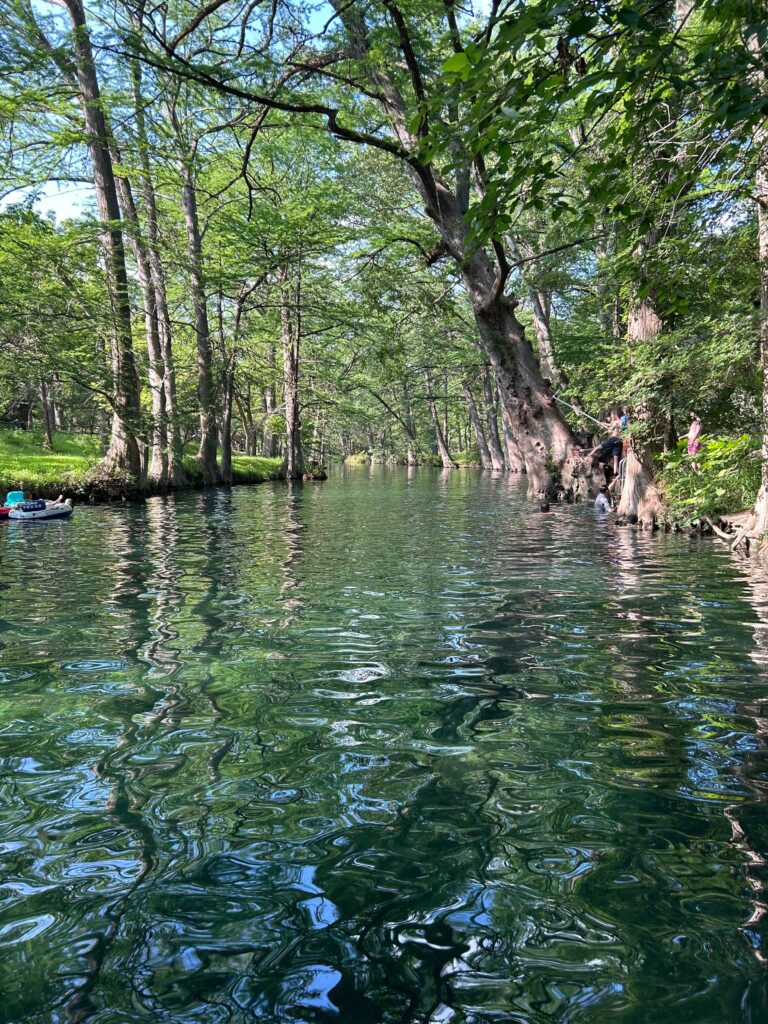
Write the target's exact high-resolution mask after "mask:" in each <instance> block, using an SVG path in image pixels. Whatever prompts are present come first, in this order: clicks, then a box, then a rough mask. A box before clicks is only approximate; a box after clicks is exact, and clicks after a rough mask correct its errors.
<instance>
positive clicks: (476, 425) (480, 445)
mask: <svg viewBox="0 0 768 1024" xmlns="http://www.w3.org/2000/svg"><path fill="white" fill-rule="evenodd" d="M461 390H462V391H463V392H464V397H465V398H466V400H467V409H468V410H469V420H470V423H471V424H472V429H473V430H474V432H475V441H476V442H477V452H478V455H479V456H480V465H481V467H482V468H483V469H492V468H493V463H492V461H491V453H490V450H489V448H488V442H487V441H486V439H485V434H484V433H483V424H482V423H481V421H480V416H479V414H478V412H477V406H476V405H475V398H474V395H473V394H472V389H471V388H470V386H469V383H468V382H467V381H462V383H461Z"/></svg>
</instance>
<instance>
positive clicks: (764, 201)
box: [749, 35, 768, 537]
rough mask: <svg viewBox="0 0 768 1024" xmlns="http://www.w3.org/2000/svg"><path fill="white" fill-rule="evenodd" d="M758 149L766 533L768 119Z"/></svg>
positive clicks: (759, 523) (763, 520)
mask: <svg viewBox="0 0 768 1024" xmlns="http://www.w3.org/2000/svg"><path fill="white" fill-rule="evenodd" d="M749 48H750V50H751V52H752V53H753V54H755V55H756V56H758V57H759V56H764V54H765V47H764V46H761V45H760V42H759V40H758V38H757V36H755V35H753V36H751V37H750V39H749ZM758 82H759V85H760V87H761V89H762V90H765V84H766V74H765V72H764V71H761V72H759V79H758ZM754 146H755V152H756V153H757V171H756V175H755V198H756V200H757V237H758V263H759V268H760V362H761V366H762V370H763V446H762V469H761V481H760V490H759V491H758V495H757V500H756V502H755V515H756V523H755V526H754V527H753V530H752V532H753V533H754V534H755V535H756V536H760V537H763V536H764V535H765V534H766V533H768V121H763V122H762V123H761V124H760V126H759V127H758V129H757V130H756V131H755V132H754Z"/></svg>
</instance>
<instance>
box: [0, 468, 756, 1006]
mask: <svg viewBox="0 0 768 1024" xmlns="http://www.w3.org/2000/svg"><path fill="white" fill-rule="evenodd" d="M750 574H751V575H750ZM765 580H766V578H765V576H763V575H761V574H760V573H759V572H757V571H756V570H754V569H751V568H750V567H749V566H745V565H744V564H743V563H739V562H737V561H734V560H732V559H731V558H730V556H729V555H728V554H727V552H726V551H725V550H724V548H723V547H722V546H720V547H718V546H715V545H713V544H712V543H707V542H696V541H690V540H687V539H683V538H680V537H661V538H657V539H653V540H651V539H649V538H647V537H643V536H637V535H635V534H633V533H632V532H630V531H621V530H617V529H615V528H613V527H611V526H609V525H607V524H605V523H601V522H599V521H598V520H596V518H595V517H594V516H593V514H592V513H591V512H590V511H589V510H587V509H569V508H563V509H557V510H555V512H554V513H553V514H552V515H550V516H541V515H540V514H539V513H538V511H537V510H536V507H535V505H532V504H529V503H528V502H527V500H526V496H525V492H524V490H522V489H521V488H520V485H519V484H517V483H515V482H514V481H509V480H505V479H503V478H497V479H493V478H491V477H490V476H488V475H485V476H483V475H480V474H476V473H471V472H456V473H451V474H447V475H441V474H439V473H437V472H434V473H433V472H429V471H418V472H416V473H412V474H411V475H410V476H409V475H408V473H407V472H406V471H405V470H402V471H384V470H375V471H372V472H371V471H369V470H368V469H366V468H361V469H356V470H351V471H349V472H348V473H340V474H338V475H337V476H336V477H334V478H332V479H331V480H330V481H328V482H327V483H325V484H321V485H309V486H306V487H304V488H303V489H302V488H296V489H293V490H292V491H289V490H287V489H286V488H285V487H282V486H278V485H274V486H273V485H264V486H262V487H258V488H254V489H248V488H240V489H236V490H235V491H233V492H231V493H227V492H216V493H211V494H208V495H200V494H198V495H188V496H184V497H180V498H177V499H169V500H162V499H155V500H152V501H150V502H148V503H147V504H146V506H144V507H135V508H126V509H80V510H79V511H78V512H77V514H76V516H75V517H74V519H73V520H72V521H71V522H68V523H66V522H65V523H49V524H43V525H39V524H32V525H28V524H10V525H8V526H6V527H4V528H3V529H2V533H0V615H1V619H2V621H0V644H1V648H0V659H1V660H0V669H1V674H0V769H1V771H0V989H1V990H2V999H0V1018H1V1019H2V1020H4V1021H14V1022H22V1021H23V1022H32V1021H34V1022H38V1021H39V1022H46V1024H47V1022H64V1021H80V1020H90V1021H93V1022H98V1024H108V1022H109V1024H130V1022H148V1021H160V1022H196V1024H197V1022H200V1024H202V1022H206V1024H208V1022H211V1024H214V1022H215V1024H219V1022H222V1024H224V1022H245V1021H255V1020H258V1021H264V1022H283V1021H307V1022H326V1021H327V1022H331V1021H339V1022H349V1024H366V1022H374V1021H385V1022H403V1024H409V1022H430V1024H448V1022H455V1024H458V1022H478V1024H479V1022H491V1021H493V1022H496V1021H503V1022H517V1024H523V1022H526V1024H540V1022H555V1021H556V1022H569V1024H571V1022H573V1024H576V1022H588V1024H599V1022H608V1021H612V1022H613V1021H617V1020H619V1021H625V1022H632V1024H641V1022H642V1024H665V1022H674V1024H683V1022H696V1024H710V1022H711V1024H729V1022H735V1021H746V1022H755V1024H757V1022H765V1021H766V1020H768V975H767V973H766V968H765V966H764V965H763V964H762V963H761V960H760V958H761V956H763V955H764V954H765V953H766V952H768V949H767V943H766V939H767V938H768V936H766V923H765V920H763V918H762V909H761V908H762V900H763V899H764V898H765V892H764V883H765V880H766V875H767V874H768V868H766V867H765V866H764V865H763V862H762V861H763V855H764V854H766V853H768V819H767V817H766V806H767V805H766V802H765V797H766V786H767V785H768V758H767V757H766V731H767V730H768V720H767V719H766V718H763V717H762V716H763V714H764V701H765V700H766V699H767V698H768V687H767V686H766V683H767V681H768V677H767V676H766V666H767V665H768V583H767V582H766V581H765Z"/></svg>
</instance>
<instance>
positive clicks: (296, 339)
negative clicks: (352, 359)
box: [280, 270, 304, 480]
mask: <svg viewBox="0 0 768 1024" xmlns="http://www.w3.org/2000/svg"><path fill="white" fill-rule="evenodd" d="M300 303H301V279H300V278H299V279H298V280H297V281H296V282H295V283H294V284H293V286H291V285H290V283H289V281H288V272H287V271H286V270H283V271H281V275H280V326H281V336H282V343H283V404H284V406H285V477H286V479H287V480H300V479H301V477H302V476H303V475H304V453H303V452H302V447H301V416H300V411H299V358H300V347H301V309H300Z"/></svg>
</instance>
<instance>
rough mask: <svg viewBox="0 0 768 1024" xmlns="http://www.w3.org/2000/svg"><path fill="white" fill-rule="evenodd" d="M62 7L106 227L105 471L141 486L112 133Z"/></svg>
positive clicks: (75, 26) (78, 7)
mask: <svg viewBox="0 0 768 1024" xmlns="http://www.w3.org/2000/svg"><path fill="white" fill-rule="evenodd" d="M62 2H63V4H64V6H65V7H66V9H67V11H68V12H69V16H70V21H71V24H72V36H73V54H74V63H75V75H76V79H77V85H78V90H79V94H80V100H81V103H82V108H83V117H84V121H85V131H86V135H87V138H88V154H89V157H90V161H91V167H92V169H93V180H94V186H95V191H96V203H97V206H98V210H99V220H100V221H101V225H102V231H101V240H102V246H103V249H104V258H105V265H106V269H107V285H108V290H109V298H110V304H111V307H112V317H113V329H112V331H111V332H110V343H111V365H112V389H113V416H112V432H111V439H110V444H109V449H108V451H107V455H106V457H105V460H104V468H105V470H106V472H107V473H117V474H119V475H120V476H128V477H131V478H133V480H134V481H135V483H136V484H137V485H139V486H141V485H142V483H143V481H142V479H141V458H140V454H139V446H138V443H137V440H136V434H137V431H138V427H139V421H140V400H139V380H138V375H137V373H136V364H135V362H134V354H133V338H132V335H131V306H130V299H129V293H128V272H127V269H126V265H125V249H124V247H123V234H122V227H121V220H120V207H119V204H118V200H117V189H116V186H115V176H114V171H113V167H112V160H111V159H110V154H109V148H108V144H107V140H108V138H109V134H108V132H107V126H106V120H105V117H104V112H103V109H102V104H101V94H100V91H99V84H98V79H97V75H96V65H95V62H94V58H93V50H92V48H91V39H90V35H89V32H88V27H87V24H86V18H85V10H84V8H83V5H82V3H81V0H62Z"/></svg>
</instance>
